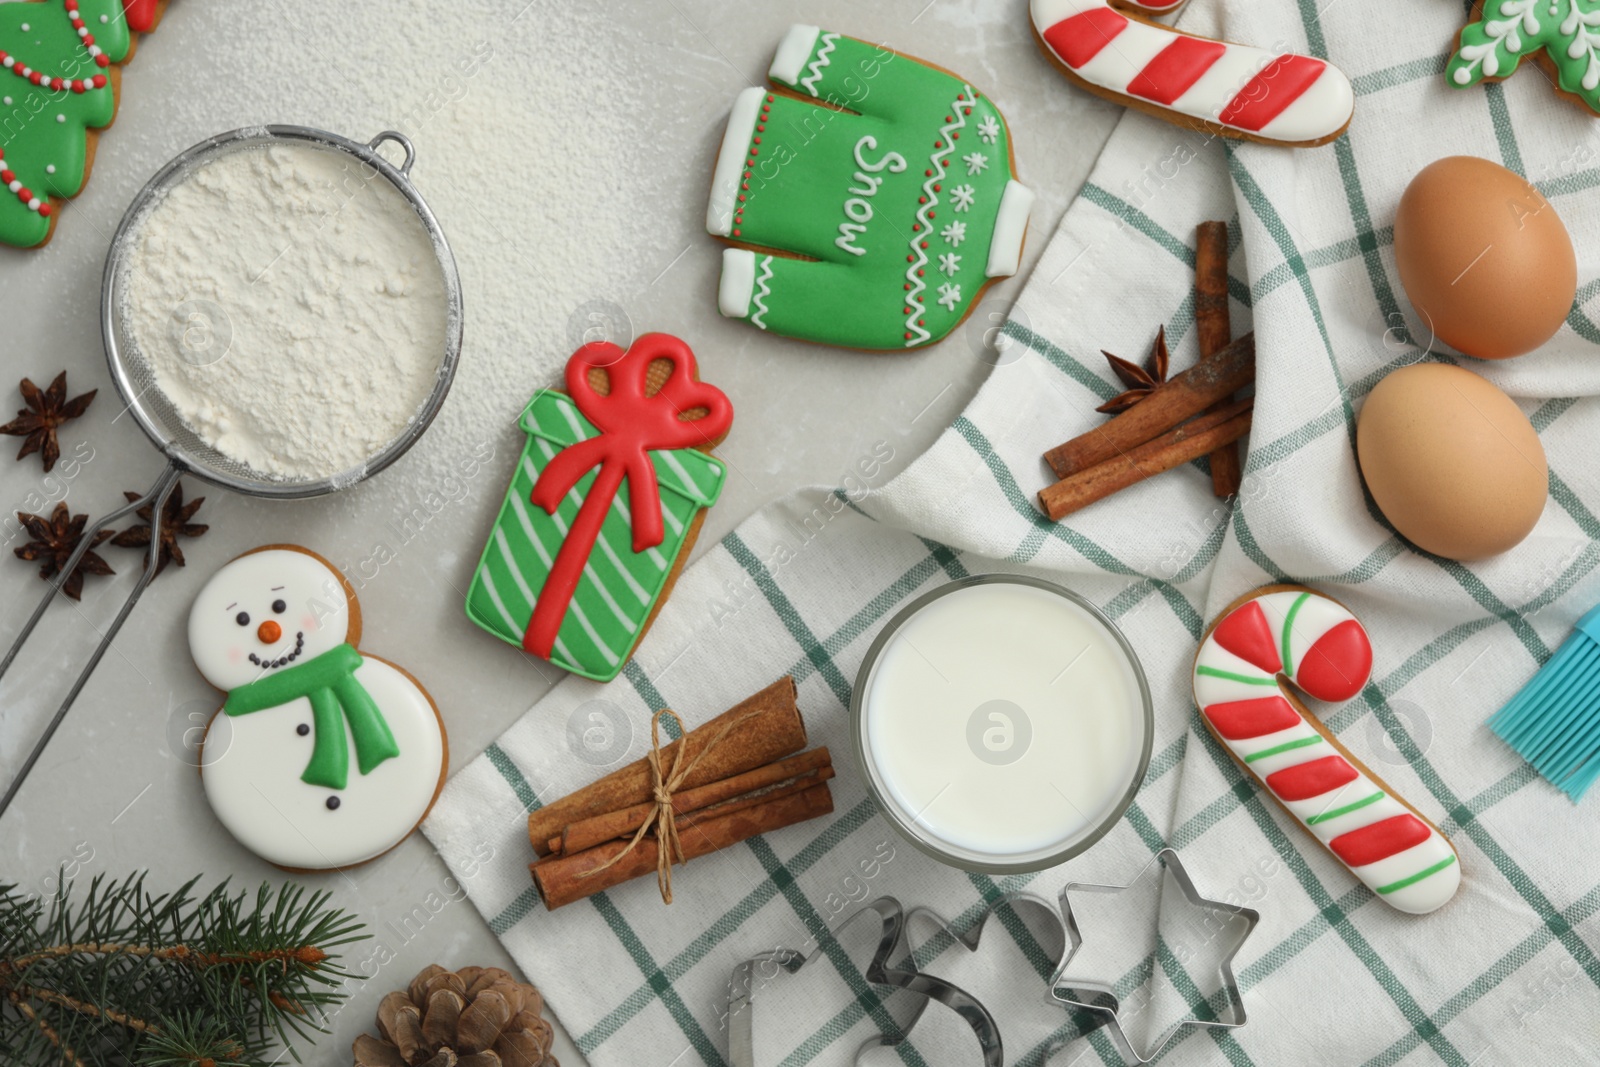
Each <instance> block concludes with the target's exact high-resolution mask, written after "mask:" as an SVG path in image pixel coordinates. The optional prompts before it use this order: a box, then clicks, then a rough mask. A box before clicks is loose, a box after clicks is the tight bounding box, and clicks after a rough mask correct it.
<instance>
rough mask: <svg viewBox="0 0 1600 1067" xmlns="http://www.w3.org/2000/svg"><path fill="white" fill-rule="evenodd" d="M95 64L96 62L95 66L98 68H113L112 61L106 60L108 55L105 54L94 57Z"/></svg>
mask: <svg viewBox="0 0 1600 1067" xmlns="http://www.w3.org/2000/svg"><path fill="white" fill-rule="evenodd" d="M94 62H95V66H97V67H109V66H111V60H109V59H107V58H106V55H105V53H104V52H102V53H100V54H99V55H97V56H95V57H94Z"/></svg>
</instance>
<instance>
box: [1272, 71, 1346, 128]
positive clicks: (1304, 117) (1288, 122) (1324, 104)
mask: <svg viewBox="0 0 1600 1067" xmlns="http://www.w3.org/2000/svg"><path fill="white" fill-rule="evenodd" d="M1355 110H1356V91H1355V88H1354V87H1353V86H1352V85H1351V84H1350V79H1349V78H1347V77H1345V74H1344V71H1342V70H1340V69H1338V68H1337V67H1335V66H1333V65H1332V64H1331V63H1330V64H1328V65H1327V66H1325V67H1323V68H1322V74H1321V76H1320V77H1318V78H1317V80H1316V81H1314V82H1312V83H1311V84H1310V85H1309V86H1307V87H1306V91H1305V92H1303V93H1301V94H1300V98H1299V99H1298V100H1296V101H1295V102H1294V103H1292V104H1290V105H1289V106H1288V107H1286V108H1284V109H1283V111H1281V112H1280V113H1279V114H1278V117H1277V118H1275V119H1273V120H1272V121H1271V122H1269V123H1267V124H1266V125H1265V126H1263V127H1261V136H1262V137H1270V138H1272V139H1273V140H1275V141H1315V140H1319V139H1320V138H1323V137H1327V136H1328V135H1329V134H1332V133H1334V132H1335V131H1336V130H1339V129H1340V128H1342V127H1343V126H1344V125H1345V124H1346V123H1348V122H1349V121H1350V118H1351V116H1353V115H1354V114H1355ZM1332 116H1339V117H1338V119H1337V121H1335V120H1334V118H1333V117H1332Z"/></svg>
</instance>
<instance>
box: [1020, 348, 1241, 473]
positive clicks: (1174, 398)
mask: <svg viewBox="0 0 1600 1067" xmlns="http://www.w3.org/2000/svg"><path fill="white" fill-rule="evenodd" d="M1255 376H1256V339H1255V334H1253V333H1247V334H1245V335H1244V336H1243V337H1240V338H1239V339H1238V340H1237V341H1233V342H1230V343H1229V344H1228V345H1227V346H1226V347H1224V348H1222V349H1220V350H1218V351H1216V352H1214V353H1212V354H1211V355H1210V356H1207V357H1204V358H1203V359H1201V360H1200V361H1199V362H1198V363H1196V364H1195V365H1194V366H1192V367H1190V368H1189V369H1188V370H1186V371H1184V372H1183V373H1182V374H1179V375H1178V376H1176V377H1174V378H1170V379H1168V380H1167V381H1165V382H1163V383H1161V384H1160V385H1158V386H1156V388H1155V389H1154V390H1153V391H1152V392H1151V393H1150V395H1149V396H1147V397H1145V398H1144V399H1143V400H1141V401H1139V402H1138V403H1137V404H1135V405H1134V406H1133V407H1131V408H1129V409H1128V410H1127V411H1125V412H1123V413H1122V414H1121V415H1118V416H1117V417H1116V418H1114V419H1111V420H1110V421H1108V422H1105V423H1102V424H1101V425H1099V426H1096V427H1095V428H1094V429H1092V430H1090V431H1089V432H1088V433H1085V434H1080V435H1079V436H1077V437H1074V438H1073V439H1072V440H1070V441H1068V442H1066V443H1065V444H1062V445H1057V446H1056V447H1055V448H1052V449H1051V450H1050V451H1048V452H1046V453H1045V454H1044V459H1045V462H1046V463H1048V464H1050V469H1051V470H1053V471H1055V474H1056V477H1057V478H1068V477H1071V476H1072V475H1074V474H1077V473H1079V472H1080V471H1084V470H1087V469H1089V468H1091V467H1094V466H1095V465H1097V464H1100V463H1104V462H1106V461H1107V460H1109V459H1114V458H1115V457H1117V456H1120V455H1122V454H1123V453H1125V452H1128V451H1130V450H1132V449H1133V448H1135V447H1136V446H1138V445H1142V444H1144V443H1145V442H1146V441H1149V440H1151V439H1152V438H1155V437H1159V436H1160V435H1161V434H1164V433H1166V432H1167V431H1169V430H1171V429H1173V428H1174V427H1176V426H1177V425H1179V424H1180V423H1182V422H1184V421H1185V420H1187V419H1190V418H1192V417H1194V416H1195V415H1198V414H1199V413H1200V412H1202V411H1204V410H1205V409H1206V408H1208V407H1210V406H1211V405H1213V404H1215V403H1216V402H1217V401H1219V400H1225V399H1227V398H1228V397H1230V396H1232V395H1233V394H1234V393H1236V392H1238V391H1239V390H1240V389H1242V388H1244V386H1245V385H1247V384H1249V383H1250V382H1251V381H1253V380H1255ZM1204 454H1205V453H1204V452H1202V453H1200V455H1204ZM1191 458H1192V457H1191Z"/></svg>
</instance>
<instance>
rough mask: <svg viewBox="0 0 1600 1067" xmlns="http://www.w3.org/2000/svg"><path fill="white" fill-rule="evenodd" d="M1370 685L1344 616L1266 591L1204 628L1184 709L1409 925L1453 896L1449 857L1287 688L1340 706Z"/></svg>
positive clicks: (1295, 594)
mask: <svg viewBox="0 0 1600 1067" xmlns="http://www.w3.org/2000/svg"><path fill="white" fill-rule="evenodd" d="M1371 673H1372V644H1371V641H1370V640H1369V638H1368V637H1367V631H1366V630H1365V629H1364V628H1363V627H1362V625H1361V623H1360V622H1358V621H1357V620H1356V617H1355V616H1354V615H1352V614H1350V612H1349V611H1348V610H1346V609H1345V607H1344V605H1342V604H1340V603H1338V602H1337V601H1335V600H1332V599H1330V598H1328V597H1325V596H1323V595H1322V594H1320V593H1316V592H1313V591H1312V590H1310V589H1305V588H1302V587H1300V586H1294V585H1273V586H1267V587H1266V588H1264V589H1258V590H1256V591H1255V592H1254V593H1250V594H1248V595H1247V596H1245V597H1243V598H1242V599H1240V600H1237V601H1235V602H1234V603H1233V604H1232V605H1231V606H1229V608H1228V609H1227V610H1225V611H1224V612H1223V613H1222V616H1221V618H1219V619H1218V620H1217V621H1216V622H1215V623H1213V624H1212V627H1211V629H1210V630H1209V631H1208V632H1207V633H1206V636H1205V638H1204V639H1203V641H1202V642H1201V645H1200V651H1199V652H1198V653H1197V654H1196V656H1195V665H1194V699H1195V703H1196V704H1197V705H1199V707H1200V715H1201V718H1202V719H1203V720H1204V721H1205V724H1206V728H1207V729H1208V730H1210V731H1211V733H1212V734H1213V735H1215V736H1216V738H1217V739H1218V740H1219V741H1221V742H1222V743H1223V745H1224V746H1225V747H1226V748H1227V749H1228V751H1229V753H1231V754H1232V756H1233V758H1234V759H1235V760H1237V761H1238V763H1239V765H1240V766H1241V767H1243V768H1244V769H1245V770H1246V771H1248V772H1249V774H1250V776H1251V777H1252V778H1254V779H1255V780H1256V784H1257V785H1260V786H1263V787H1265V788H1266V790H1267V791H1268V792H1269V793H1271V794H1272V796H1273V798H1274V799H1276V800H1277V801H1278V803H1279V804H1281V805H1282V806H1283V808H1284V810H1285V811H1287V812H1288V813H1289V814H1290V815H1293V816H1294V817H1295V818H1296V819H1297V820H1298V821H1299V822H1300V825H1301V826H1303V827H1304V828H1305V829H1306V830H1307V831H1308V832H1309V833H1310V834H1311V835H1312V836H1313V837H1315V838H1316V839H1317V840H1318V842H1320V843H1321V844H1322V845H1323V847H1325V848H1326V849H1327V850H1328V851H1329V852H1331V853H1332V854H1333V855H1334V857H1335V858H1337V859H1338V860H1339V862H1341V863H1343V864H1344V865H1345V866H1346V867H1348V868H1349V869H1350V872H1351V873H1352V874H1354V875H1355V876H1356V877H1357V878H1359V879H1361V881H1362V882H1363V883H1364V884H1365V885H1366V886H1367V887H1368V888H1370V889H1371V890H1372V891H1373V892H1375V893H1377V894H1378V896H1379V898H1380V899H1381V900H1383V901H1384V902H1385V903H1387V904H1389V905H1390V906H1392V907H1394V908H1396V909H1398V910H1400V911H1404V912H1410V913H1411V914H1415V915H1421V914H1425V913H1427V912H1430V911H1434V910H1435V909H1437V908H1440V907H1442V906H1443V905H1444V904H1445V903H1446V902H1447V901H1449V900H1450V898H1451V897H1453V896H1454V895H1455V892H1456V887H1457V886H1459V885H1460V884H1461V863H1460V860H1459V858H1458V857H1457V855H1456V851H1455V849H1454V848H1453V847H1452V846H1451V844H1450V842H1449V840H1448V839H1447V838H1446V837H1445V836H1444V835H1443V834H1442V833H1440V832H1439V829H1438V827H1436V826H1434V825H1433V824H1432V823H1430V822H1428V821H1427V820H1426V819H1424V818H1423V817H1422V816H1421V814H1420V813H1418V811H1417V810H1416V809H1415V808H1413V807H1412V806H1411V805H1410V804H1408V803H1407V802H1406V801H1404V800H1402V799H1401V798H1400V797H1399V796H1397V795H1396V794H1395V792H1394V790H1392V789H1390V788H1389V786H1388V785H1387V784H1385V783H1384V782H1383V780H1382V779H1380V778H1379V777H1378V776H1377V775H1375V774H1373V773H1372V772H1371V771H1370V770H1369V769H1367V768H1366V767H1365V766H1363V765H1362V764H1361V762H1360V761H1359V760H1357V759H1356V758H1355V757H1354V756H1352V755H1351V754H1350V752H1349V750H1348V749H1346V748H1345V747H1344V746H1343V745H1341V744H1340V743H1339V742H1338V740H1337V739H1336V738H1335V737H1334V736H1333V735H1332V734H1330V733H1329V732H1328V730H1327V728H1326V727H1324V726H1323V725H1322V723H1320V722H1318V721H1317V718H1316V716H1315V715H1313V714H1311V712H1310V711H1308V710H1307V709H1306V707H1305V705H1303V704H1302V703H1300V700H1299V698H1298V697H1297V696H1296V695H1295V694H1294V692H1293V691H1292V690H1291V689H1290V687H1289V686H1290V683H1293V684H1294V686H1295V687H1297V688H1299V689H1300V690H1301V691H1302V692H1304V693H1306V694H1308V695H1310V696H1313V697H1316V698H1317V699H1318V700H1327V701H1334V702H1343V701H1346V700H1349V699H1350V698H1351V697H1353V696H1355V695H1356V694H1357V693H1359V692H1361V690H1362V688H1363V687H1364V686H1366V684H1367V678H1368V677H1369V676H1370V675H1371Z"/></svg>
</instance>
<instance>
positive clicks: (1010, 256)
mask: <svg viewBox="0 0 1600 1067" xmlns="http://www.w3.org/2000/svg"><path fill="white" fill-rule="evenodd" d="M1034 199H1035V197H1034V193H1033V190H1032V189H1029V188H1028V187H1027V186H1026V185H1023V184H1022V183H1021V182H1019V181H1017V180H1016V179H1015V178H1013V179H1011V180H1010V181H1008V182H1006V188H1005V191H1004V192H1002V193H1001V194H1000V210H999V211H998V212H997V213H996V215H995V220H994V236H993V237H992V238H990V240H989V263H988V265H987V266H985V267H984V268H983V273H984V275H985V276H986V277H989V278H1009V277H1011V276H1012V275H1013V274H1015V273H1017V267H1018V266H1019V265H1020V264H1021V262H1022V239H1023V238H1024V237H1026V236H1027V234H1028V217H1029V216H1030V215H1032V214H1033V202H1034Z"/></svg>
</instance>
